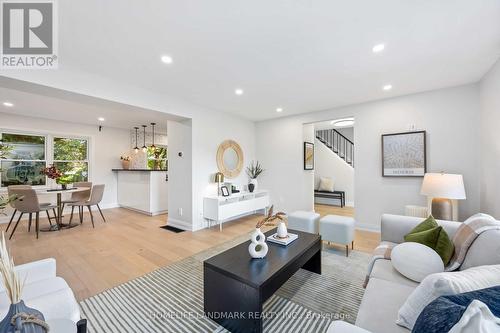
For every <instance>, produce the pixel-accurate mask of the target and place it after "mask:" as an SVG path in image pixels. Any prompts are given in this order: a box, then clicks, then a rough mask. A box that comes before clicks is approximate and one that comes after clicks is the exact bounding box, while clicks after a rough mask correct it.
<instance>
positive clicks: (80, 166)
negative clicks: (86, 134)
mask: <svg viewBox="0 0 500 333" xmlns="http://www.w3.org/2000/svg"><path fill="white" fill-rule="evenodd" d="M87 151H88V149H87V140H85V139H74V138H54V165H55V167H56V168H57V169H58V170H59V171H61V173H62V174H63V176H62V177H60V178H59V179H58V180H57V183H58V184H71V183H74V182H80V181H87V180H88V173H89V167H88V162H87Z"/></svg>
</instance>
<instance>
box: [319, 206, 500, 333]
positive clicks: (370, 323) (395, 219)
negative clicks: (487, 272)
mask: <svg viewBox="0 0 500 333" xmlns="http://www.w3.org/2000/svg"><path fill="white" fill-rule="evenodd" d="M423 220H424V219H422V218H417V217H409V216H400V215H389V214H385V215H383V216H382V224H381V240H382V241H387V242H393V243H398V244H399V243H402V242H404V236H405V235H406V234H407V233H409V232H410V231H411V230H412V229H413V228H414V227H415V226H416V225H418V224H419V223H420V222H422V221H423ZM437 222H438V224H439V225H441V226H442V227H443V228H444V229H445V230H446V232H447V233H448V235H449V236H450V238H452V237H453V235H455V232H456V231H457V229H458V227H460V223H459V222H453V221H441V220H438V221H437ZM498 264H500V230H490V231H486V232H483V233H482V234H481V235H480V236H479V237H478V238H477V239H476V240H475V241H474V243H473V244H472V245H471V247H470V248H469V251H468V253H467V256H466V258H465V261H464V263H463V264H462V266H461V267H460V270H464V269H467V268H471V267H475V266H482V265H498ZM417 285H418V284H417V283H416V282H413V281H411V280H409V279H407V278H405V277H404V276H403V275H401V274H400V273H399V272H397V271H396V270H395V269H394V268H393V267H392V264H391V261H390V260H384V259H380V260H377V261H376V263H375V265H374V267H373V270H372V272H371V275H370V280H369V283H368V285H367V287H366V290H365V294H364V296H363V299H362V301H361V305H360V308H359V312H358V316H357V319H356V326H353V325H350V324H347V323H345V322H333V323H332V325H331V326H330V328H329V329H328V333H370V332H372V333H409V332H410V331H409V330H408V329H406V328H403V327H401V326H398V325H396V324H395V321H396V319H397V317H398V311H399V309H400V308H401V306H402V305H403V304H404V303H405V301H406V299H407V298H408V296H409V295H410V294H411V292H412V291H413V290H414V289H415V288H416V287H417Z"/></svg>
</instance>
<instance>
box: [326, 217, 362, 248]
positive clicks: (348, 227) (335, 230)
mask: <svg viewBox="0 0 500 333" xmlns="http://www.w3.org/2000/svg"><path fill="white" fill-rule="evenodd" d="M354 224H355V221H354V219H353V218H352V217H347V216H339V215H326V216H324V217H322V218H321V219H320V220H319V234H320V235H321V239H322V240H324V241H327V242H328V243H330V242H332V243H337V244H343V245H345V249H346V256H348V255H349V244H351V246H352V248H353V249H354Z"/></svg>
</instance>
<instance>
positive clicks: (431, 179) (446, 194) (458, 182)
mask: <svg viewBox="0 0 500 333" xmlns="http://www.w3.org/2000/svg"><path fill="white" fill-rule="evenodd" d="M420 194H422V195H426V196H429V197H433V198H445V199H454V200H463V199H465V187H464V178H463V177H462V175H453V174H447V173H426V174H425V176H424V181H423V183H422V189H421V190H420Z"/></svg>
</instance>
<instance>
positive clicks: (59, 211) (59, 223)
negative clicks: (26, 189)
mask: <svg viewBox="0 0 500 333" xmlns="http://www.w3.org/2000/svg"><path fill="white" fill-rule="evenodd" d="M88 190H89V188H87V187H73V188H68V189H63V188H58V189H48V190H46V189H43V190H42V189H40V190H37V191H36V192H37V194H38V195H46V194H55V195H56V197H57V201H56V224H52V225H51V226H50V227H48V228H43V229H40V231H58V230H61V229H69V228H73V227H76V226H77V224H74V225H72V224H71V223H63V203H62V195H63V194H64V193H75V192H83V191H88Z"/></svg>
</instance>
